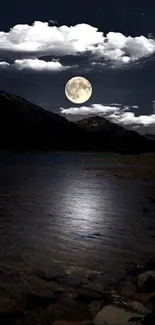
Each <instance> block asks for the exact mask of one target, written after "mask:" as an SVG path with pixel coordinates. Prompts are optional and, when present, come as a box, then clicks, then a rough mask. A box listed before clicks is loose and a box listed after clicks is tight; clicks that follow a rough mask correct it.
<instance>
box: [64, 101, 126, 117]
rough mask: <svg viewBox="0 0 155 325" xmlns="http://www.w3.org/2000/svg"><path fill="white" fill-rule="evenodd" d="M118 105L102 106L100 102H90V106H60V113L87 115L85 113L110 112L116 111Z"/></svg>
mask: <svg viewBox="0 0 155 325" xmlns="http://www.w3.org/2000/svg"><path fill="white" fill-rule="evenodd" d="M119 109H120V108H119V107H111V106H104V105H101V104H92V105H91V106H89V107H87V106H81V107H80V108H79V107H70V108H67V109H64V108H62V107H61V108H60V111H61V113H62V114H65V115H77V114H78V115H87V114H99V113H106V114H107V113H111V112H114V111H118V110H119Z"/></svg>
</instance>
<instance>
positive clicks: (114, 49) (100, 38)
mask: <svg viewBox="0 0 155 325" xmlns="http://www.w3.org/2000/svg"><path fill="white" fill-rule="evenodd" d="M51 22H52V23H54V21H51ZM55 23H56V22H55ZM1 52H2V53H7V55H9V54H10V55H12V53H13V54H14V55H15V54H18V55H19V54H22V55H24V54H25V55H30V56H31V59H32V56H33V57H35V58H38V56H39V55H57V56H59V57H60V56H65V55H77V54H80V55H82V54H85V53H89V55H90V56H92V61H93V62H92V65H95V64H100V65H105V63H104V62H107V61H110V62H112V63H114V64H116V65H117V64H125V65H127V64H129V63H131V62H135V61H138V60H139V59H141V58H146V57H149V56H151V55H152V54H154V53H155V40H154V39H152V38H150V37H149V36H148V37H145V36H143V35H141V36H137V37H131V36H130V35H129V36H125V35H123V34H122V33H118V32H112V31H111V32H109V33H108V34H107V35H105V34H104V31H103V32H102V31H99V30H98V28H97V27H93V26H91V25H88V24H84V23H81V24H77V25H75V26H66V25H63V26H50V25H49V23H48V22H40V21H36V22H34V23H33V25H32V26H31V25H28V24H18V25H16V26H14V27H13V28H11V29H10V31H9V32H4V31H1V32H0V53H1ZM103 61H104V62H103Z"/></svg>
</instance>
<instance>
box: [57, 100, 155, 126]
mask: <svg viewBox="0 0 155 325" xmlns="http://www.w3.org/2000/svg"><path fill="white" fill-rule="evenodd" d="M135 106H137V105H135ZM126 110H129V106H124V107H118V106H104V105H102V104H92V105H91V106H81V107H70V108H68V109H64V108H62V107H61V108H60V111H61V113H62V114H64V115H84V116H87V115H91V114H93V115H104V117H105V118H107V119H109V120H110V121H111V122H114V123H116V124H119V125H122V126H130V125H131V126H134V125H136V126H137V125H139V126H142V125H143V126H152V125H154V126H155V114H151V115H139V116H136V115H135V114H134V113H133V112H126Z"/></svg>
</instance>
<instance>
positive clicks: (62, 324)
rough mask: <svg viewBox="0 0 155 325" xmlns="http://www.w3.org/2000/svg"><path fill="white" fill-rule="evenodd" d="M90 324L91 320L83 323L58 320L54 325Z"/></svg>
mask: <svg viewBox="0 0 155 325" xmlns="http://www.w3.org/2000/svg"><path fill="white" fill-rule="evenodd" d="M88 324H89V320H84V321H81V322H68V321H65V320H58V321H55V322H53V325H88Z"/></svg>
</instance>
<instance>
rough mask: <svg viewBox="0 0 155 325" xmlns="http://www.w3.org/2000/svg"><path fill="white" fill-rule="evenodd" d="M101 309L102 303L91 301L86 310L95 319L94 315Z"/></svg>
mask: <svg viewBox="0 0 155 325" xmlns="http://www.w3.org/2000/svg"><path fill="white" fill-rule="evenodd" d="M101 308H102V302H100V301H92V302H91V303H90V304H89V305H88V310H89V312H90V314H91V316H92V317H93V318H94V317H95V315H96V314H97V313H98V312H99V310H100V309H101Z"/></svg>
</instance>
